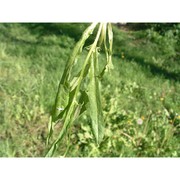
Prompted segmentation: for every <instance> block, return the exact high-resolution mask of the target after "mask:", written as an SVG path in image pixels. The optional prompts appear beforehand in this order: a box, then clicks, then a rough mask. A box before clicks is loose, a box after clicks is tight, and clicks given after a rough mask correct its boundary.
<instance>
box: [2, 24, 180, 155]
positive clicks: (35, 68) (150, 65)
mask: <svg viewBox="0 0 180 180" xmlns="http://www.w3.org/2000/svg"><path fill="white" fill-rule="evenodd" d="M87 26H88V24H62V23H61V24H17V23H16V24H0V156H1V157H42V156H44V154H45V152H46V150H47V149H46V147H45V141H46V136H47V129H48V128H47V126H48V121H49V117H50V113H51V109H52V105H53V103H54V99H55V94H56V91H57V86H58V82H59V79H60V77H61V74H62V72H63V69H64V65H65V62H66V61H67V59H68V57H69V55H70V53H71V52H72V48H73V46H74V45H75V43H76V42H77V40H78V39H79V38H80V36H81V34H82V32H83V30H84V29H85V28H86V27H87ZM113 32H114V47H113V50H114V52H113V64H114V70H113V71H112V72H111V74H106V75H105V77H104V79H103V80H102V87H101V88H102V106H103V109H104V117H105V124H106V132H105V138H104V141H103V142H102V143H101V145H100V147H97V146H96V145H95V142H94V139H93V136H92V134H91V131H90V126H89V120H88V117H87V116H86V114H84V115H83V116H81V118H80V119H78V120H77V122H76V123H75V127H74V128H73V129H72V130H71V134H70V135H69V137H67V139H65V140H64V142H63V143H62V145H61V146H60V148H59V150H58V152H57V154H56V156H60V155H62V156H67V157H179V156H180V60H179V58H180V51H179V50H180V24H159V23H158V24H155V23H154V24H148V23H145V24H139V23H136V24H127V25H125V26H116V25H114V26H113ZM92 39H93V37H92ZM92 39H90V40H89V42H87V45H88V44H89V43H90V42H91V41H92ZM101 54H102V55H101V57H100V60H101V59H103V58H104V57H105V55H104V54H103V52H101ZM81 58H83V57H81ZM68 139H70V141H69V140H68Z"/></svg>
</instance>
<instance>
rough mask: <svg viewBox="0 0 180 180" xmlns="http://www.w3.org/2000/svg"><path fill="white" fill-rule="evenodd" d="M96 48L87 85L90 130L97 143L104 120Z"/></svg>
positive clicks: (100, 136)
mask: <svg viewBox="0 0 180 180" xmlns="http://www.w3.org/2000/svg"><path fill="white" fill-rule="evenodd" d="M97 53H98V52H97V50H96V51H95V52H94V54H93V55H92V59H91V67H90V72H89V76H90V82H89V87H88V98H89V114H90V117H91V125H92V132H93V134H94V137H95V139H96V142H97V144H100V142H101V141H102V139H103V136H104V120H103V112H102V107H101V99H100V86H99V79H98V76H97V75H98V71H99V69H98V57H97Z"/></svg>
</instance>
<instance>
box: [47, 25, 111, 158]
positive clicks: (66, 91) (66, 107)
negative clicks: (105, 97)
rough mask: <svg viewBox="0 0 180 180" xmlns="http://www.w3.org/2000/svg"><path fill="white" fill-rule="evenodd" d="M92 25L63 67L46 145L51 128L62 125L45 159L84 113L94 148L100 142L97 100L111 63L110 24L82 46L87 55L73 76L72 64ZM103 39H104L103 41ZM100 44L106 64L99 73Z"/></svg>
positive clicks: (101, 132)
mask: <svg viewBox="0 0 180 180" xmlns="http://www.w3.org/2000/svg"><path fill="white" fill-rule="evenodd" d="M96 26H97V23H93V24H91V25H90V26H89V27H88V28H87V29H86V30H85V31H84V33H83V35H82V37H81V39H80V40H79V41H78V42H77V44H76V46H75V47H74V50H73V52H72V55H71V57H70V58H69V61H68V62H67V64H66V66H65V69H64V72H63V75H62V78H61V81H60V83H59V87H58V92H57V94H56V99H55V104H54V107H53V111H52V117H51V119H50V123H49V134H48V137H47V144H48V143H49V139H50V138H51V136H52V134H53V132H54V127H55V125H57V124H58V123H59V122H61V121H63V125H62V129H61V131H60V133H59V135H58V137H57V138H56V140H55V141H54V142H53V143H52V144H51V147H50V149H49V150H48V152H47V154H46V157H51V156H53V154H54V152H55V151H56V149H57V147H58V145H59V143H60V142H61V140H62V139H63V137H64V136H65V134H66V133H68V130H69V129H70V128H71V126H72V124H73V122H74V121H75V120H76V119H77V118H78V117H79V116H80V115H81V114H82V113H84V112H85V111H86V110H87V111H88V113H89V116H90V118H91V129H92V132H93V135H94V138H95V140H96V143H97V145H99V144H100V143H101V141H102V139H103V136H104V120H103V111H102V107H101V98H100V80H101V78H102V77H103V75H104V72H105V71H106V70H109V69H111V68H112V67H113V66H112V62H111V61H112V60H111V55H112V42H113V33H112V27H111V24H109V23H108V24H106V23H100V25H99V29H98V31H97V35H96V37H95V40H94V42H93V43H92V44H91V45H90V46H88V47H86V49H87V50H88V53H87V56H86V58H85V60H84V62H83V65H82V68H81V69H80V70H79V71H78V72H77V73H74V71H75V66H76V63H78V60H77V58H78V56H79V55H80V54H81V53H82V51H83V46H84V44H85V42H86V40H87V39H88V38H89V36H90V35H91V34H92V33H93V31H94V29H95V27H96ZM106 36H107V37H108V39H106ZM102 45H103V47H104V50H105V52H106V58H107V62H106V64H105V66H104V67H103V69H102V70H100V69H99V62H98V56H99V51H100V47H101V46H102Z"/></svg>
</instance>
